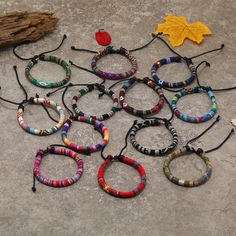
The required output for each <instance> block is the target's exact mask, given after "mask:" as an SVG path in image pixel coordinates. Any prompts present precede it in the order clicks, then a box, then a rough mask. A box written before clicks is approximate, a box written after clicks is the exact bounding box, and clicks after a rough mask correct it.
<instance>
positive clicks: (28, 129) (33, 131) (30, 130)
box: [17, 97, 65, 136]
mask: <svg viewBox="0 0 236 236" xmlns="http://www.w3.org/2000/svg"><path fill="white" fill-rule="evenodd" d="M29 104H36V105H41V104H43V105H46V106H47V107H49V108H52V109H53V110H55V111H56V112H57V113H58V114H59V117H60V119H59V121H58V123H57V124H56V125H55V126H53V127H52V128H48V129H37V128H32V127H30V126H28V124H27V123H26V122H25V120H24V105H23V104H21V105H20V106H19V107H18V109H17V120H18V122H19V125H20V127H21V128H22V129H23V130H25V131H26V132H28V133H30V134H34V135H39V136H46V135H50V134H53V133H55V132H57V131H58V130H59V129H60V128H61V127H62V125H63V123H64V120H65V114H64V110H63V109H62V108H61V107H60V106H59V105H58V104H57V103H55V102H54V101H52V100H50V99H48V98H33V97H32V98H30V99H29Z"/></svg>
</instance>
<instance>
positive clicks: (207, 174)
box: [163, 145, 212, 187]
mask: <svg viewBox="0 0 236 236" xmlns="http://www.w3.org/2000/svg"><path fill="white" fill-rule="evenodd" d="M189 153H196V154H197V155H198V156H199V157H200V158H201V159H202V160H203V161H204V163H205V165H206V172H205V174H204V175H202V176H201V177H200V178H197V179H192V180H191V179H190V180H186V179H179V178H177V177H175V176H173V175H172V173H171V171H170V163H171V161H173V160H174V159H175V158H178V157H180V156H183V155H186V154H189ZM163 171H164V174H165V176H166V177H167V178H168V179H169V180H170V181H171V182H172V183H174V184H177V185H180V186H183V187H197V186H199V185H202V184H205V183H206V182H207V180H208V179H209V178H210V177H211V174H212V166H211V162H210V160H209V158H208V157H207V156H206V155H205V153H204V151H203V150H202V149H200V148H199V149H197V150H196V149H194V148H193V147H192V146H190V145H187V146H185V147H182V148H181V149H178V150H176V151H174V152H172V153H171V154H170V155H168V156H167V158H166V159H165V161H164V165H163Z"/></svg>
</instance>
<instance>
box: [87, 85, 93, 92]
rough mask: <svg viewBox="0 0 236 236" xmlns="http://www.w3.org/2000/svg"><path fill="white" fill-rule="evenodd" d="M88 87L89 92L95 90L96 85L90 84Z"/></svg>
mask: <svg viewBox="0 0 236 236" xmlns="http://www.w3.org/2000/svg"><path fill="white" fill-rule="evenodd" d="M87 87H88V91H89V92H91V91H93V90H94V85H93V84H88V85H87Z"/></svg>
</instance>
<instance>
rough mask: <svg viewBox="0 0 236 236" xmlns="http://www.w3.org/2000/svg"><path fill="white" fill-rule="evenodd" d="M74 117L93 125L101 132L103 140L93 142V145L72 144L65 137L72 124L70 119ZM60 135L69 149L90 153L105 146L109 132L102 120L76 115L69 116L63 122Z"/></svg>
mask: <svg viewBox="0 0 236 236" xmlns="http://www.w3.org/2000/svg"><path fill="white" fill-rule="evenodd" d="M75 119H76V120H77V121H80V122H85V123H88V124H92V125H94V127H95V129H96V130H97V131H98V132H99V133H101V134H102V136H103V140H102V141H101V142H100V143H98V144H95V145H91V146H80V145H76V144H74V143H73V142H72V141H70V140H69V139H68V138H67V133H68V130H69V129H70V127H71V125H72V121H73V120H75ZM61 137H62V140H63V142H64V143H65V145H66V146H68V147H70V148H71V149H73V150H75V151H79V152H85V153H86V152H89V153H91V152H97V151H100V150H101V149H102V148H103V147H105V146H106V145H107V143H108V139H109V133H108V130H107V128H106V127H105V125H104V124H103V123H102V122H99V121H98V120H95V119H93V118H91V117H89V116H78V117H73V118H72V117H70V118H69V119H68V120H67V121H66V122H65V123H64V125H63V127H62V132H61Z"/></svg>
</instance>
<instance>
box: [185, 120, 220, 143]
mask: <svg viewBox="0 0 236 236" xmlns="http://www.w3.org/2000/svg"><path fill="white" fill-rule="evenodd" d="M219 120H220V116H217V118H216V120H215V121H214V122H213V123H212V124H211V125H210V126H209V127H208V128H206V129H205V130H204V131H203V132H202V133H201V134H199V135H198V136H197V137H195V138H192V139H190V140H189V141H188V142H187V144H186V145H188V144H189V143H191V142H193V141H195V140H197V139H199V138H200V137H202V136H203V135H204V134H205V133H206V132H207V131H208V130H210V129H211V128H212V127H213V126H214V125H215V124H216V123H217V122H218V121H219Z"/></svg>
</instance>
